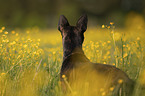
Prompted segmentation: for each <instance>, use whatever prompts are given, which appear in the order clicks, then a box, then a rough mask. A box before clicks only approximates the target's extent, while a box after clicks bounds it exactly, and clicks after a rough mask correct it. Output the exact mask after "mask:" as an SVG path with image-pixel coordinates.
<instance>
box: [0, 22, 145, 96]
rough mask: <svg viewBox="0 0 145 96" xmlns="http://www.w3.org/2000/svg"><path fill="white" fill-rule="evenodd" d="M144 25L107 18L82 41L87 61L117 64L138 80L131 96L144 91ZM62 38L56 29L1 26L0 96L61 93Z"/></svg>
mask: <svg viewBox="0 0 145 96" xmlns="http://www.w3.org/2000/svg"><path fill="white" fill-rule="evenodd" d="M144 26H145V25H143V26H139V27H136V26H135V27H128V28H124V29H117V28H115V26H114V24H113V22H110V25H102V27H100V28H98V27H97V28H94V27H93V28H91V27H89V28H88V30H87V31H86V32H85V41H84V43H83V50H84V52H85V54H86V56H87V57H88V58H89V59H90V61H92V62H97V63H103V64H110V65H113V66H116V67H118V68H120V69H122V70H123V71H125V72H126V73H127V74H128V75H129V77H130V78H131V79H133V80H134V81H136V82H137V84H136V88H135V91H134V96H140V95H139V94H145V93H144V92H142V90H141V87H140V86H142V85H145V69H144V68H145V38H144V37H145V29H144ZM61 39H62V38H61V35H60V32H58V31H57V30H56V29H48V30H40V29H39V28H37V27H36V28H31V29H26V30H20V29H16V30H10V31H7V28H5V27H1V28H0V50H1V51H0V96H64V95H63V93H62V92H61V88H60V83H61V82H60V81H59V72H60V67H61V63H62V56H63V53H62V40H61ZM110 90H113V88H111V89H110ZM100 92H101V93H102V96H107V94H106V93H105V92H104V91H103V90H101V89H100ZM74 93H75V92H74ZM72 96H77V93H75V94H72ZM86 96H87V95H86Z"/></svg>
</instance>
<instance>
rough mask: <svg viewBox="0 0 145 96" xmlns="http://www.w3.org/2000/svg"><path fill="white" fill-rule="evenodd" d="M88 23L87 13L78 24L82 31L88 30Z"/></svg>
mask: <svg viewBox="0 0 145 96" xmlns="http://www.w3.org/2000/svg"><path fill="white" fill-rule="evenodd" d="M87 23H88V17H87V15H86V14H84V15H82V16H81V17H80V18H79V20H78V22H77V24H76V26H77V27H78V28H79V29H80V30H81V32H85V31H86V30H87Z"/></svg>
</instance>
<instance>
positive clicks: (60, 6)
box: [0, 0, 145, 29]
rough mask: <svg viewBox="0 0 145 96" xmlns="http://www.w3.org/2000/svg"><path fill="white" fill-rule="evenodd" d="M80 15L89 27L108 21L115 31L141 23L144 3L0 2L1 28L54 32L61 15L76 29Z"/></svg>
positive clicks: (132, 0)
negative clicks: (34, 28) (82, 15)
mask: <svg viewBox="0 0 145 96" xmlns="http://www.w3.org/2000/svg"><path fill="white" fill-rule="evenodd" d="M83 13H86V14H87V15H88V17H89V25H90V26H98V25H102V24H109V22H111V21H112V22H115V26H118V27H124V26H130V24H132V23H134V24H138V22H139V23H140V22H142V23H144V18H145V0H1V2H0V26H5V27H7V28H10V29H11V28H12V29H13V28H28V27H36V26H37V27H39V28H56V27H57V23H58V19H59V16H60V15H62V14H63V15H65V16H66V17H67V18H68V20H69V22H70V23H71V24H72V25H75V23H76V21H77V19H78V18H79V16H80V15H81V14H83ZM131 22H132V23H131ZM142 25H144V24H142ZM140 26H141V25H140Z"/></svg>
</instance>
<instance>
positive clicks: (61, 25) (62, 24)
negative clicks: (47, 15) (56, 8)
mask: <svg viewBox="0 0 145 96" xmlns="http://www.w3.org/2000/svg"><path fill="white" fill-rule="evenodd" d="M66 26H69V23H68V20H67V19H66V17H65V16H64V15H61V16H60V18H59V22H58V30H59V31H62V29H63V28H64V27H66Z"/></svg>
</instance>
